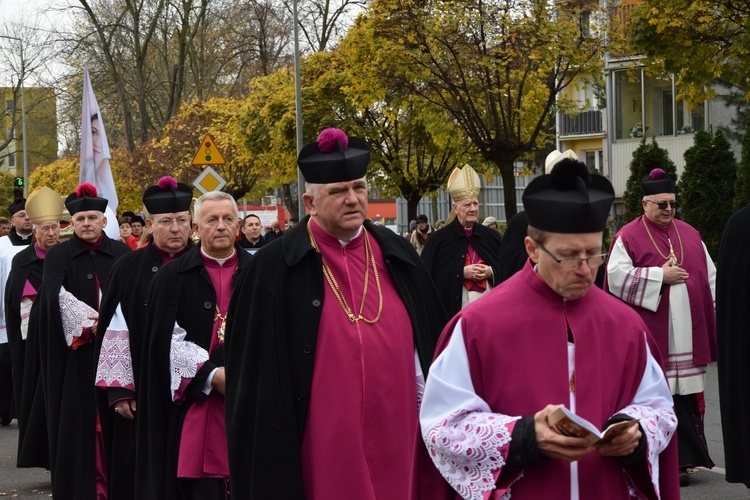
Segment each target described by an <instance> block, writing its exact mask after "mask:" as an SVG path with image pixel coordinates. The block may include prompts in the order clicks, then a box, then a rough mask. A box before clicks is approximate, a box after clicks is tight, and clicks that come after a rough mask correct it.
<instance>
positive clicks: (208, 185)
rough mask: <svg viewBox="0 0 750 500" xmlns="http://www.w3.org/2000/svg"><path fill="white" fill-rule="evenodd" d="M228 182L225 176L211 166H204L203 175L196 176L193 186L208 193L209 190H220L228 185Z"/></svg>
mask: <svg viewBox="0 0 750 500" xmlns="http://www.w3.org/2000/svg"><path fill="white" fill-rule="evenodd" d="M226 184H227V181H225V180H224V178H223V177H222V176H220V175H219V174H218V173H217V172H216V170H214V169H213V168H211V167H206V168H204V169H203V172H201V175H199V176H198V177H196V179H195V180H194V181H193V186H195V187H196V188H198V190H199V191H200V192H201V193H203V194H206V193H208V192H209V191H219V190H220V189H221V188H223V187H224V186H226Z"/></svg>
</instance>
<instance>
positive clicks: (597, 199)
mask: <svg viewBox="0 0 750 500" xmlns="http://www.w3.org/2000/svg"><path fill="white" fill-rule="evenodd" d="M614 198H615V191H614V189H613V188H612V184H611V183H610V182H609V181H608V180H607V179H606V178H605V177H602V176H601V175H591V174H590V173H589V171H588V168H587V167H586V165H585V164H584V163H582V162H580V161H578V160H573V159H570V158H566V159H564V160H561V161H560V162H558V163H557V164H556V165H555V166H554V168H553V169H552V171H551V172H550V173H549V174H547V175H541V176H539V177H537V178H536V179H534V180H532V181H531V182H530V183H529V185H528V186H527V187H526V190H525V191H524V193H523V206H524V208H525V209H526V213H527V214H528V216H529V225H530V226H533V227H535V228H537V229H540V230H542V231H550V232H553V233H598V232H600V231H603V230H604V227H605V225H606V223H607V217H608V216H609V210H610V208H611V207H612V201H613V200H614Z"/></svg>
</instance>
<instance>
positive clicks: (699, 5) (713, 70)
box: [629, 0, 750, 103]
mask: <svg viewBox="0 0 750 500" xmlns="http://www.w3.org/2000/svg"><path fill="white" fill-rule="evenodd" d="M748 27H750V9H748V5H747V2H733V1H730V0H720V1H713V0H643V1H642V2H640V5H639V6H638V7H637V8H636V9H635V11H634V12H633V14H632V15H631V17H630V22H629V32H630V35H631V41H632V44H633V48H634V49H635V50H636V51H637V52H638V53H641V54H645V55H646V56H648V57H649V58H650V59H651V60H652V61H653V62H655V63H656V64H658V65H659V66H660V67H661V68H663V69H664V70H666V71H667V72H669V73H673V74H675V75H676V76H677V84H678V85H679V88H680V96H682V97H684V98H685V99H686V100H687V101H688V102H695V103H700V102H702V101H704V100H705V99H709V98H712V97H714V96H715V95H716V91H715V89H714V88H713V84H714V83H717V82H718V83H720V84H721V85H723V86H725V87H727V88H729V89H735V90H737V91H739V92H740V93H741V94H742V95H743V96H744V99H745V100H748V99H750V80H748V66H747V54H748V52H749V51H750V37H748Z"/></svg>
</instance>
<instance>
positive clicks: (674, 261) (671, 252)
mask: <svg viewBox="0 0 750 500" xmlns="http://www.w3.org/2000/svg"><path fill="white" fill-rule="evenodd" d="M641 222H643V227H645V228H646V233H648V237H649V239H651V243H653V244H654V248H656V251H657V252H659V256H660V257H661V258H662V259H664V260H668V261H670V262H671V263H672V265H673V266H675V265H676V266H677V267H680V266H682V262H683V261H684V260H685V252H683V251H682V238H681V237H680V231H679V230H678V229H677V224H675V223H674V221H671V222H670V223H671V224H672V226H673V227H674V232H675V234H677V240H678V241H679V242H680V261H679V262H677V256H676V255H675V253H674V248H673V247H672V240H671V239H670V238H669V235H667V241H668V242H669V255H664V254H663V253H661V250H659V245H657V244H656V241H654V237H653V236H651V231H649V229H648V224H646V216H645V215H643V216H641Z"/></svg>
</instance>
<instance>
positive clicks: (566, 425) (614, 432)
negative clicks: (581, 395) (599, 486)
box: [547, 406, 638, 446]
mask: <svg viewBox="0 0 750 500" xmlns="http://www.w3.org/2000/svg"><path fill="white" fill-rule="evenodd" d="M547 421H548V422H549V424H550V427H552V429H553V430H554V431H555V432H557V433H558V434H562V435H563V436H570V437H581V438H584V439H586V440H587V441H588V442H589V443H590V444H592V445H595V446H596V445H600V444H604V443H608V442H609V441H611V440H612V439H614V438H615V437H617V436H619V435H620V434H622V433H624V432H625V431H627V430H628V429H630V428H631V427H633V426H634V425H638V420H625V421H623V422H617V423H615V424H612V425H610V426H609V427H608V428H607V429H606V430H605V431H604V432H602V431H600V430H599V429H597V428H596V426H595V425H594V424H592V423H591V422H589V421H588V420H586V419H584V418H581V417H579V416H578V415H576V414H575V413H573V412H571V411H570V410H568V409H567V408H565V407H564V406H561V407H560V408H558V409H557V410H555V411H553V412H552V413H551V414H550V416H549V417H547Z"/></svg>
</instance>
